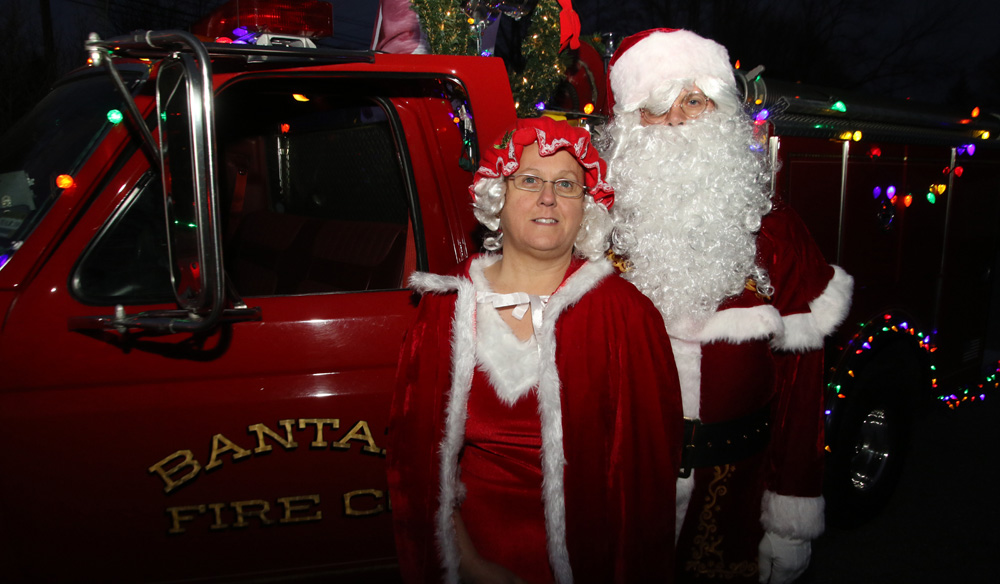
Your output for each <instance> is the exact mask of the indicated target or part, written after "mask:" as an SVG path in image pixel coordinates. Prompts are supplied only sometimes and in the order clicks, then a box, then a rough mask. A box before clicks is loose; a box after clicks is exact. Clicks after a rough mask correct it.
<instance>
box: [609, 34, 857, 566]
mask: <svg viewBox="0 0 1000 584" xmlns="http://www.w3.org/2000/svg"><path fill="white" fill-rule="evenodd" d="M609 81H610V85H611V96H612V99H613V102H614V106H613V107H614V109H613V112H614V118H613V121H612V122H611V123H610V124H609V126H608V127H607V128H605V130H604V134H605V137H606V139H607V140H608V143H607V144H604V148H605V152H606V153H607V154H608V160H609V165H610V171H609V172H610V174H609V181H610V182H611V183H612V184H613V186H614V187H615V190H616V192H617V199H616V208H615V213H614V215H615V219H616V222H617V224H618V226H617V231H616V233H615V238H614V246H615V249H614V250H615V252H616V253H617V254H618V255H620V256H622V257H623V258H625V259H626V270H627V271H626V272H625V277H626V278H628V279H629V280H630V281H632V283H634V284H635V285H636V286H637V287H638V288H639V289H640V290H641V291H643V292H644V293H645V294H646V295H647V296H649V298H651V299H652V300H653V302H654V303H655V304H656V306H657V308H659V310H660V312H661V313H662V314H663V317H664V320H665V322H666V326H667V330H668V332H669V334H670V336H671V345H672V348H673V352H674V357H675V360H676V363H677V367H678V370H679V374H680V379H681V389H682V394H683V406H684V414H685V417H686V437H687V445H686V448H685V459H684V460H683V461H682V465H683V466H684V468H683V469H682V473H681V474H682V477H681V478H680V479H679V482H678V489H677V546H678V547H677V558H676V566H677V579H678V581H679V582H709V581H714V580H719V581H722V580H724V581H726V582H730V583H733V582H757V581H760V582H775V583H777V582H790V581H793V580H794V579H795V578H797V577H798V576H799V575H800V574H801V573H802V572H803V571H804V570H805V568H806V566H807V565H808V562H809V556H810V553H811V544H810V541H811V540H812V539H814V538H816V537H817V536H819V535H820V534H821V533H822V532H823V528H824V520H823V508H824V505H823V498H822V494H821V482H822V469H823V390H822V381H823V380H822V376H823V354H822V347H823V339H824V337H825V336H826V335H828V334H829V333H831V332H832V331H833V330H834V329H835V328H836V327H837V325H839V323H840V322H841V321H842V320H843V318H844V317H845V316H846V314H847V310H848V308H849V305H850V297H851V288H852V279H851V277H850V276H849V275H848V274H847V273H845V272H844V271H843V270H841V269H840V268H838V267H836V266H831V265H829V264H828V263H827V262H826V261H825V260H824V259H823V257H822V255H821V253H820V252H819V250H818V249H817V246H816V244H815V243H814V241H813V240H812V238H811V236H810V235H809V233H808V231H807V230H806V228H805V226H804V225H803V224H802V221H801V220H800V219H799V218H798V216H797V215H796V214H795V213H794V212H792V210H791V209H790V208H788V207H787V206H785V204H783V203H782V202H781V201H779V200H775V199H773V198H772V196H771V190H770V178H771V169H770V168H769V166H768V163H767V161H766V159H765V158H764V157H762V156H761V154H760V153H759V152H758V150H759V148H756V147H755V145H756V143H755V140H754V137H753V128H752V123H751V120H750V119H749V117H748V115H747V114H746V113H744V112H743V111H742V108H741V100H740V97H739V93H738V90H737V87H736V82H735V79H734V75H733V69H732V66H731V65H730V61H729V55H728V53H727V51H726V49H725V48H724V47H722V46H721V45H719V44H718V43H715V42H714V41H711V40H708V39H705V38H702V37H700V36H698V35H696V34H694V33H692V32H689V31H684V30H667V29H658V30H651V31H645V32H642V33H639V34H636V35H633V36H631V37H628V38H627V39H625V40H624V41H623V42H622V44H621V46H620V47H619V49H618V51H617V52H616V54H615V56H614V57H613V58H612V60H611V62H610V72H609Z"/></svg>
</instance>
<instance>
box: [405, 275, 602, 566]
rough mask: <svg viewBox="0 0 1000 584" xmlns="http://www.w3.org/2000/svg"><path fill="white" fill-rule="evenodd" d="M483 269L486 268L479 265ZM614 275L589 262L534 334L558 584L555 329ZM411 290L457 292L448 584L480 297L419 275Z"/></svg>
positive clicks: (445, 537) (442, 533) (560, 529)
mask: <svg viewBox="0 0 1000 584" xmlns="http://www.w3.org/2000/svg"><path fill="white" fill-rule="evenodd" d="M493 261H496V257H495V256H487V257H484V258H479V259H476V260H473V265H472V267H471V268H470V269H478V270H481V269H482V266H483V265H488V264H485V263H482V262H489V263H492V262H493ZM477 264H480V265H477ZM613 271H614V267H613V266H612V265H611V263H610V262H608V261H606V260H600V261H590V262H587V263H586V264H584V265H583V266H581V267H580V269H578V270H577V271H576V272H575V273H574V274H573V275H572V276H570V277H569V279H567V280H566V282H565V283H564V284H563V286H562V287H560V288H559V289H558V290H557V291H556V292H555V293H554V294H552V296H551V297H550V299H549V302H548V304H547V305H546V307H545V312H544V314H543V320H542V326H541V327H540V329H539V330H536V331H535V337H536V340H537V342H538V347H539V354H540V356H541V364H540V367H539V381H538V411H539V416H540V419H541V428H542V503H543V506H544V511H545V527H546V536H547V542H548V554H549V563H550V564H551V567H552V572H553V575H554V576H555V579H556V582H558V583H559V584H571V583H572V582H573V573H572V570H571V568H570V563H569V551H568V548H567V547H566V500H565V493H564V490H563V467H564V466H565V465H566V457H565V452H564V450H563V428H562V401H561V397H560V392H561V388H562V384H561V382H560V380H559V371H558V369H557V367H556V363H555V354H556V346H555V345H556V339H555V323H556V321H557V320H558V318H559V316H560V315H561V314H562V313H563V312H564V311H565V310H566V309H567V308H569V307H570V306H572V305H573V304H575V303H576V302H577V301H579V300H580V298H582V297H583V295H584V294H586V293H587V292H589V291H590V290H592V289H593V288H594V287H595V286H597V284H598V283H599V282H600V281H601V280H602V279H603V278H605V277H607V276H608V275H610V274H611V273H612V272H613ZM410 285H411V287H412V288H414V289H416V290H418V291H424V292H439V293H440V292H445V291H449V290H457V291H458V298H457V300H456V302H455V315H454V318H453V320H452V343H451V350H452V383H451V388H450V390H449V394H448V396H447V400H448V406H447V409H446V413H445V437H444V439H443V440H442V442H441V448H440V453H441V473H440V482H441V492H440V497H439V508H438V511H437V517H436V519H437V528H436V529H437V540H438V547H439V550H440V552H441V560H442V563H443V564H444V568H445V581H446V582H449V583H457V582H458V581H459V579H458V564H459V561H460V556H459V551H458V543H457V541H456V537H455V526H454V522H453V521H452V512H453V510H454V509H455V506H456V505H457V504H458V503H459V502H460V500H461V492H462V485H461V479H460V477H459V466H458V454H459V452H460V450H461V447H462V444H463V443H464V441H465V422H466V418H467V416H468V398H469V391H470V390H471V388H472V376H473V374H474V371H475V366H476V352H475V325H474V323H475V319H476V292H475V287H474V286H473V284H472V282H471V281H470V280H467V279H465V278H458V277H453V276H434V275H430V274H421V275H419V276H418V275H416V274H415V275H414V277H412V278H410Z"/></svg>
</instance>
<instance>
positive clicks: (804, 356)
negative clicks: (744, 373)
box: [759, 203, 834, 497]
mask: <svg viewBox="0 0 1000 584" xmlns="http://www.w3.org/2000/svg"><path fill="white" fill-rule="evenodd" d="M759 246H760V247H759V251H760V259H761V260H763V262H764V265H765V266H766V268H767V270H768V274H769V275H770V278H771V284H772V286H773V287H774V296H773V300H772V302H773V305H774V307H775V308H777V309H778V312H779V313H780V314H781V316H782V317H783V318H784V319H785V326H786V329H787V328H789V327H795V326H800V325H801V323H802V322H803V321H802V320H797V319H803V318H807V317H808V312H809V310H810V308H809V304H810V303H811V302H812V301H813V300H815V299H816V298H818V297H819V296H820V295H821V294H823V292H824V290H826V288H827V286H828V285H829V284H830V282H831V280H832V278H833V275H834V271H833V268H832V267H831V266H830V265H829V264H828V263H827V262H826V260H825V259H824V258H823V255H822V253H821V252H820V251H819V248H818V246H817V245H816V243H815V241H814V240H813V239H812V236H811V235H810V234H809V232H808V230H807V228H806V227H805V224H804V223H803V222H802V220H801V219H800V218H799V217H798V215H797V214H796V213H795V212H794V211H793V210H792V209H791V208H789V207H787V206H784V205H783V204H781V203H778V204H777V205H776V208H775V209H774V211H772V212H771V213H770V214H768V215H767V216H766V217H765V220H764V225H763V227H762V229H761V236H760V239H759ZM789 332H790V331H789ZM817 334H818V333H817ZM813 342H814V346H819V347H821V346H822V337H821V336H820V337H818V338H816V339H813ZM774 358H775V371H776V374H777V391H778V394H777V400H776V401H775V403H774V406H773V417H772V422H773V423H772V439H771V447H770V450H769V471H770V472H769V473H768V477H767V485H766V486H767V488H768V490H770V491H772V492H774V493H777V494H779V495H789V496H795V497H818V496H820V495H821V494H822V480H823V460H824V450H823V446H824V444H823V407H824V405H823V401H824V395H823V350H822V348H812V349H807V350H802V349H801V348H799V349H793V350H776V351H775V352H774Z"/></svg>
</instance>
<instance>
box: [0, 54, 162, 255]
mask: <svg viewBox="0 0 1000 584" xmlns="http://www.w3.org/2000/svg"><path fill="white" fill-rule="evenodd" d="M144 69H145V67H143V70H144ZM139 75H140V74H139V73H137V72H136V71H128V70H123V71H122V76H123V79H124V80H125V82H126V83H130V82H134V81H135V80H136V79H138V77H139ZM124 109H125V108H124V105H123V103H122V98H121V96H120V95H119V94H118V93H117V92H116V91H115V88H114V86H113V85H112V83H111V80H110V79H109V78H108V76H107V73H105V72H104V71H102V70H95V71H90V72H87V73H85V74H81V75H79V76H76V77H74V78H70V79H69V80H68V81H67V82H65V83H63V84H61V85H60V86H58V87H56V88H55V89H54V90H53V91H52V92H51V93H49V94H48V95H47V96H46V97H45V99H43V100H42V101H41V102H40V103H39V104H38V106H36V107H35V108H34V109H33V110H32V111H31V112H30V113H29V114H28V115H26V116H25V117H23V118H21V119H20V120H19V121H18V122H17V123H16V124H15V125H14V126H13V127H12V128H11V129H10V130H9V131H8V132H7V133H6V134H5V135H4V136H3V137H2V139H0V267H2V266H3V265H4V264H6V263H7V261H9V260H10V258H11V256H13V254H14V252H15V251H16V250H17V249H18V248H20V247H21V245H22V244H23V243H24V241H25V240H26V239H27V238H28V236H29V235H30V234H31V231H32V230H33V229H34V228H35V226H36V225H38V223H39V222H40V221H41V220H42V218H43V217H44V216H45V213H46V212H47V211H48V210H49V208H50V207H51V206H52V204H53V203H54V202H55V201H56V200H57V199H58V198H59V196H60V194H61V193H62V192H63V189H62V188H60V187H58V186H56V179H57V178H58V177H60V176H62V175H66V176H68V177H73V176H75V173H76V172H77V171H78V170H79V169H80V168H81V167H82V166H83V163H84V162H85V161H86V160H87V157H88V156H89V155H90V153H91V152H92V151H93V146H94V145H95V144H96V143H97V142H98V141H100V139H101V138H102V137H103V136H104V134H105V133H106V132H107V130H108V129H110V128H111V127H112V126H113V125H114V124H116V123H122V122H121V119H122V118H121V112H123V111H124Z"/></svg>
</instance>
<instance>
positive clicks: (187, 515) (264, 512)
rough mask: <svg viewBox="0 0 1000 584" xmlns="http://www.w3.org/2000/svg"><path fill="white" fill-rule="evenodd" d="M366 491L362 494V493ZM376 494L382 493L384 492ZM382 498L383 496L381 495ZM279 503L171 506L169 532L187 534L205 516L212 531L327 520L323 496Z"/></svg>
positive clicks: (234, 502) (168, 510) (250, 502)
mask: <svg viewBox="0 0 1000 584" xmlns="http://www.w3.org/2000/svg"><path fill="white" fill-rule="evenodd" d="M362 492H363V491H358V493H362ZM376 492H378V493H381V491H376ZM378 496H379V497H381V494H379V495H378ZM277 502H278V507H280V509H274V508H272V506H271V503H270V502H268V501H264V500H261V499H249V500H246V501H232V502H230V503H209V504H207V505H179V506H176V507H167V516H168V517H169V518H170V528H169V529H167V533H169V534H179V533H185V532H187V529H188V527H190V525H188V524H190V523H191V522H193V521H195V520H197V519H198V518H199V517H200V516H202V515H208V516H209V517H210V519H211V521H212V524H211V525H209V527H208V529H209V530H211V531H222V530H225V529H237V528H239V529H242V528H246V527H250V526H252V525H254V523H259V524H260V526H261V527H267V526H270V525H274V524H276V523H278V524H288V523H305V522H307V521H320V520H322V519H323V511H322V510H320V509H319V506H320V498H319V495H297V496H293V497H281V498H279V499H278V500H277ZM363 514H365V515H368V514H370V513H363Z"/></svg>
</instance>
